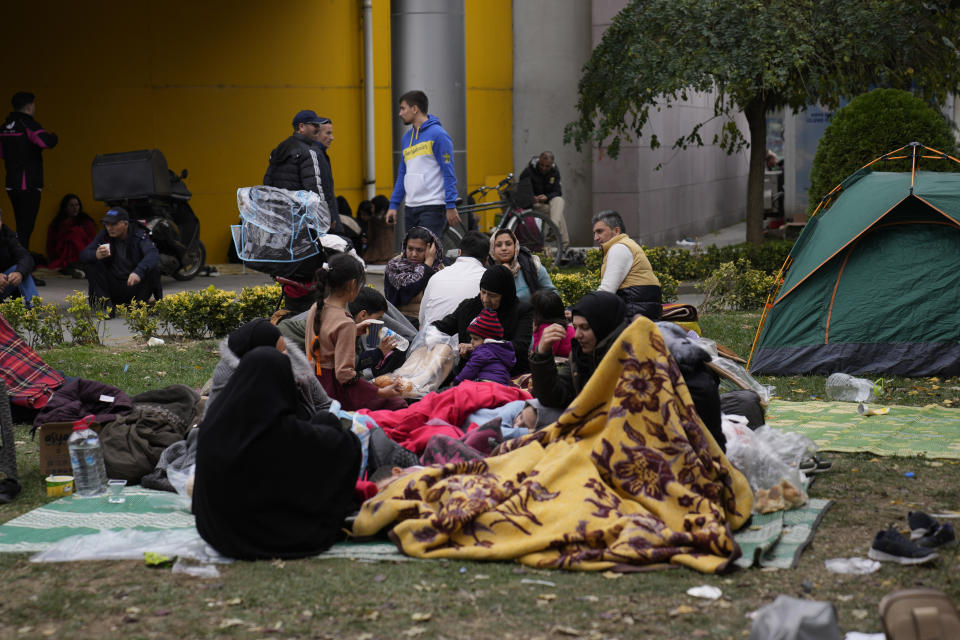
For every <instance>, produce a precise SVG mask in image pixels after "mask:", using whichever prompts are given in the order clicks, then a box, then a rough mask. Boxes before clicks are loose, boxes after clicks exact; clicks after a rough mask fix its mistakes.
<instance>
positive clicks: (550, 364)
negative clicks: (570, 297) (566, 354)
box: [530, 320, 630, 410]
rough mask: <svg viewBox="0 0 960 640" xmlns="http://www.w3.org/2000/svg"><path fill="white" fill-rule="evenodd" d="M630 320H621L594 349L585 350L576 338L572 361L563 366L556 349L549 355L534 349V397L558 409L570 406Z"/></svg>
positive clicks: (571, 352)
mask: <svg viewBox="0 0 960 640" xmlns="http://www.w3.org/2000/svg"><path fill="white" fill-rule="evenodd" d="M628 324H630V321H629V320H624V321H623V322H621V323H620V324H619V325H618V326H617V327H616V328H615V329H614V330H613V331H611V332H610V333H609V334H608V335H607V337H605V338H604V339H603V340H601V341H600V342H598V343H597V346H596V347H594V349H593V351H591V352H590V353H584V352H583V350H582V349H581V348H580V343H579V342H577V341H576V340H574V341H573V343H572V345H571V348H570V361H569V362H568V363H566V364H562V365H560V366H559V367H558V366H557V363H556V361H555V360H554V358H553V351H550V353H548V354H546V355H544V354H542V353H540V352H538V351H534V352H533V354H532V355H531V356H530V373H531V374H533V376H532V377H533V397H534V398H536V399H537V400H539V401H540V402H541V403H543V405H544V406H547V407H553V408H554V409H560V410H564V409H566V408H567V407H569V406H570V403H571V402H573V399H574V398H576V397H577V396H578V395H580V391H581V390H582V389H583V387H584V386H585V385H586V384H587V380H589V379H590V376H592V375H593V372H594V371H595V370H596V369H597V365H598V364H600V361H601V360H603V357H604V356H605V355H607V351H609V350H610V347H611V345H613V343H614V342H616V341H617V339H618V338H619V337H620V334H621V333H623V330H624V329H626V328H627V325H628Z"/></svg>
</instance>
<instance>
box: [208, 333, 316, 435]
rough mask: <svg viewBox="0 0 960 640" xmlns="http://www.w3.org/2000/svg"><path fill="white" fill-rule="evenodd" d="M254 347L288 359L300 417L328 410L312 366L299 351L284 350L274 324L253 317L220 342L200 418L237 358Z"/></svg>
mask: <svg viewBox="0 0 960 640" xmlns="http://www.w3.org/2000/svg"><path fill="white" fill-rule="evenodd" d="M256 347H275V348H276V349H277V350H278V351H280V352H282V353H285V354H287V357H289V358H290V362H291V365H292V366H293V377H294V380H295V382H296V385H297V389H298V391H299V397H300V404H299V407H300V417H302V418H306V417H308V416H311V415H313V414H315V413H316V412H317V411H326V410H327V409H328V408H329V407H330V398H329V397H328V396H327V393H326V392H325V391H324V390H323V387H322V386H320V382H319V381H318V380H317V376H316V374H315V373H314V370H313V367H312V366H311V364H310V363H309V362H308V361H307V357H306V356H305V355H304V353H303V351H301V350H299V349H297V348H296V347H294V348H292V349H287V345H286V342H285V341H284V339H283V336H281V335H280V330H279V329H277V327H276V325H274V324H272V323H271V322H270V321H269V320H267V319H266V318H254V319H253V320H251V321H250V322H248V323H246V324H244V325H242V326H241V327H239V328H237V329H235V330H234V331H233V332H232V333H231V334H230V335H229V336H227V337H226V338H224V339H223V340H222V341H221V342H220V362H218V363H217V366H216V368H214V370H213V377H212V378H211V379H210V392H209V393H208V394H207V403H206V406H205V408H204V415H206V410H207V409H208V408H209V407H210V406H211V405H212V404H213V401H214V399H215V398H216V397H217V396H218V395H219V394H220V392H221V391H223V388H224V387H226V386H227V382H229V380H230V378H231V377H232V376H233V373H234V371H236V369H237V367H238V366H239V364H240V358H242V357H243V356H244V355H246V354H247V353H248V352H249V351H251V350H253V349H255V348H256Z"/></svg>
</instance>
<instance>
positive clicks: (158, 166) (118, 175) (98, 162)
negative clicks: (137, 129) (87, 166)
mask: <svg viewBox="0 0 960 640" xmlns="http://www.w3.org/2000/svg"><path fill="white" fill-rule="evenodd" d="M90 174H91V177H92V179H93V199H94V200H97V201H101V202H108V201H111V200H125V199H133V198H145V197H149V196H169V195H170V175H169V172H168V170H167V159H166V158H164V157H163V153H161V152H160V150H159V149H143V150H141V151H125V152H123V153H104V154H101V155H98V156H96V157H94V159H93V166H92V167H91V170H90Z"/></svg>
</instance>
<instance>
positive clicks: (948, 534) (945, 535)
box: [917, 522, 957, 549]
mask: <svg viewBox="0 0 960 640" xmlns="http://www.w3.org/2000/svg"><path fill="white" fill-rule="evenodd" d="M956 541H957V536H956V535H955V534H954V533H953V525H952V524H950V523H949V522H947V523H945V524H938V525H937V526H935V527H934V528H933V529H931V530H930V531H928V532H927V535H925V536H923V537H922V538H919V539H918V540H917V546H918V547H924V548H925V549H933V548H936V547H945V546H947V545H949V544H953V543H954V542H956Z"/></svg>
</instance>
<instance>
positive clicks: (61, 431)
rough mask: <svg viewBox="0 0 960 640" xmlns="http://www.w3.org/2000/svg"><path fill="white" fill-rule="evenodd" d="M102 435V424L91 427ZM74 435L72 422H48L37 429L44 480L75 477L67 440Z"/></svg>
mask: <svg viewBox="0 0 960 640" xmlns="http://www.w3.org/2000/svg"><path fill="white" fill-rule="evenodd" d="M90 428H92V429H93V430H94V431H96V432H97V433H100V429H101V427H100V424H99V423H97V422H94V423H93V424H92V425H90ZM71 433H73V423H72V422H47V423H45V424H42V425H40V428H39V429H37V439H38V440H39V444H40V473H41V474H42V475H43V477H44V478H46V477H47V476H50V475H54V476H57V475H67V476H72V475H73V466H72V465H71V464H70V449H69V448H68V447H67V440H69V439H70V434H71Z"/></svg>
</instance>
